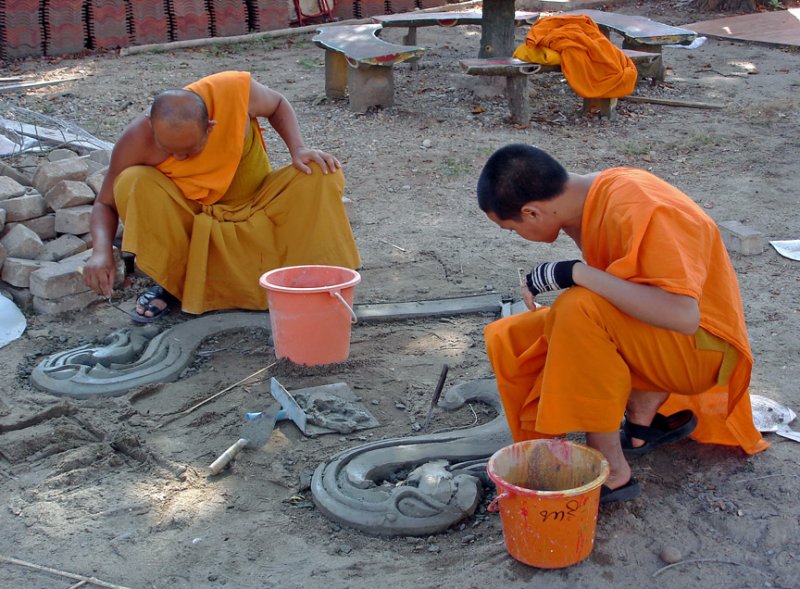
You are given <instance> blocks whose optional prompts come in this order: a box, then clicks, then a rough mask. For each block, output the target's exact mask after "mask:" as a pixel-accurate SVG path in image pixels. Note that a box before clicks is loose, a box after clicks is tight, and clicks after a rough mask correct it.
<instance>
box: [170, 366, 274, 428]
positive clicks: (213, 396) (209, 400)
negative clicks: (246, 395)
mask: <svg viewBox="0 0 800 589" xmlns="http://www.w3.org/2000/svg"><path fill="white" fill-rule="evenodd" d="M276 364H277V362H273V363H272V364H270V365H269V366H265V367H264V368H260V369H259V370H256V371H255V372H254V373H253V374H251V375H250V376H245V377H244V378H243V379H242V380H239V381H237V382H235V383H233V384H232V385H230V386H227V387H225V388H224V389H222V390H221V391H219V392H218V393H214V394H213V395H211V396H210V397H208V398H207V399H204V400H202V401H200V402H199V403H197V404H196V405H192V406H191V407H189V408H188V409H186V410H184V411H181V412H180V413H179V414H178V415H175V416H174V417H172V418H170V419H168V420H167V421H164V422H162V423H160V424H159V425H157V426H156V427H155V429H159V428H161V427H164V426H165V425H167V424H168V423H172V422H173V421H175V420H176V419H180V418H181V417H183V416H185V415H189V414H190V413H191V412H192V411H194V410H195V409H199V408H200V407H202V406H203V405H205V404H206V403H210V402H211V401H213V400H214V399H216V398H217V397H219V396H220V395H223V394H225V393H227V392H228V391H230V390H231V389H235V388H236V387H238V386H239V385H240V384H242V383H244V382H246V381H248V380H250V379H251V378H253V377H254V376H258V375H259V374H261V373H262V372H264V371H266V370H269V369H270V368H272V367H273V366H275V365H276Z"/></svg>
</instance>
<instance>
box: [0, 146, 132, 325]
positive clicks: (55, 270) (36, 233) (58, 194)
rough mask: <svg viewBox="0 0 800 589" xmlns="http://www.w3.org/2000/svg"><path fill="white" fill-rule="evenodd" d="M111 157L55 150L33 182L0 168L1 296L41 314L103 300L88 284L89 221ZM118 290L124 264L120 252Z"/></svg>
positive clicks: (10, 169)
mask: <svg viewBox="0 0 800 589" xmlns="http://www.w3.org/2000/svg"><path fill="white" fill-rule="evenodd" d="M109 158H110V151H106V150H98V151H93V152H90V153H89V154H88V155H85V156H78V155H77V154H76V153H74V152H72V151H70V150H66V149H57V150H54V151H52V152H50V154H49V155H48V158H47V161H45V162H44V163H41V164H39V165H38V166H37V167H36V169H35V172H34V173H33V174H32V176H28V175H27V174H25V173H21V172H19V171H18V170H15V169H14V168H11V167H10V166H6V165H5V164H2V167H0V172H1V173H2V175H0V278H1V279H2V280H0V290H3V291H5V292H6V293H7V294H9V295H11V297H12V298H13V299H14V302H15V303H16V304H17V305H18V306H19V307H21V308H32V309H33V311H34V312H36V313H42V314H44V313H60V312H64V311H74V310H77V309H81V308H83V307H85V306H86V305H88V304H89V303H91V302H93V301H96V300H97V299H98V295H97V294H96V293H95V292H93V291H91V290H89V289H88V288H87V287H86V285H85V284H84V283H83V276H82V274H81V271H82V269H83V266H84V264H85V263H86V260H87V259H88V258H89V256H90V255H91V247H92V238H91V235H90V233H89V215H90V213H91V209H92V203H93V202H94V198H95V195H96V194H97V192H98V191H99V190H100V186H101V185H102V182H103V178H104V177H105V172H106V169H107V166H108V161H109ZM115 257H116V259H117V286H119V285H121V284H122V281H123V279H124V277H125V264H124V262H123V261H122V259H121V258H120V256H119V252H118V251H116V248H115Z"/></svg>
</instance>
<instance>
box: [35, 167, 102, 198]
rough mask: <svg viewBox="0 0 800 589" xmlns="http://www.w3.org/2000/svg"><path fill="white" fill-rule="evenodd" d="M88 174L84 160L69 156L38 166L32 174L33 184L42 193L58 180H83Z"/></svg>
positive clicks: (45, 192)
mask: <svg viewBox="0 0 800 589" xmlns="http://www.w3.org/2000/svg"><path fill="white" fill-rule="evenodd" d="M88 175H89V165H88V164H87V163H86V160H83V159H80V158H70V159H66V160H59V161H57V162H47V163H45V164H42V165H40V166H39V168H38V169H37V170H36V173H35V174H34V175H33V186H34V187H35V188H36V189H37V190H38V191H39V192H41V193H42V194H47V191H48V190H50V189H51V188H52V187H53V186H55V185H56V183H57V182H59V181H60V180H79V181H81V182H82V181H84V180H86V177H87V176H88Z"/></svg>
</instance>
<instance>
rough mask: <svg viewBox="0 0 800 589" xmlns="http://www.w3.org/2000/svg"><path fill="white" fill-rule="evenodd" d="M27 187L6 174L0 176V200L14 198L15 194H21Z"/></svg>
mask: <svg viewBox="0 0 800 589" xmlns="http://www.w3.org/2000/svg"><path fill="white" fill-rule="evenodd" d="M26 190H27V189H26V188H25V187H24V186H23V185H22V184H20V183H19V182H17V181H16V180H14V179H13V178H9V177H8V176H0V200H6V199H7V198H14V197H15V196H22V195H24V194H25V191H26Z"/></svg>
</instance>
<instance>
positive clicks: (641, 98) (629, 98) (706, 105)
mask: <svg viewBox="0 0 800 589" xmlns="http://www.w3.org/2000/svg"><path fill="white" fill-rule="evenodd" d="M620 100H625V101H627V102H646V103H649V104H662V105H664V106H683V107H686V108H709V109H714V108H725V105H724V104H712V103H710V102H692V101H686V100H671V99H669V98H650V97H648V96H623V97H622V98H620Z"/></svg>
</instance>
